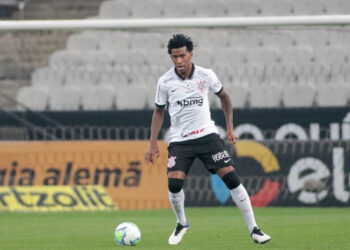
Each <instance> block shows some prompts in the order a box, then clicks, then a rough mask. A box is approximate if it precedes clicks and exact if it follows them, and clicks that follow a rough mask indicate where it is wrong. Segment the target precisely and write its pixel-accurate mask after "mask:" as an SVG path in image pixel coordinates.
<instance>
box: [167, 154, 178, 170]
mask: <svg viewBox="0 0 350 250" xmlns="http://www.w3.org/2000/svg"><path fill="white" fill-rule="evenodd" d="M175 159H176V156H171V157H170V158H169V159H168V168H172V167H174V166H175V164H176V162H175Z"/></svg>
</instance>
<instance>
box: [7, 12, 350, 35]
mask: <svg viewBox="0 0 350 250" xmlns="http://www.w3.org/2000/svg"><path fill="white" fill-rule="evenodd" d="M349 23H350V15H313V16H266V17H215V18H214V17H213V18H210V17H207V18H204V17H203V18H158V19H157V18H146V19H85V20H38V21H36V20H32V21H1V22H0V31H18V30H62V29H64V30H67V29H68V30H82V29H141V28H177V27H180V28H217V27H242V26H243V27H249V26H273V25H278V26H283V25H290V26H291V25H294V26H295V25H303V26H304V25H343V24H349Z"/></svg>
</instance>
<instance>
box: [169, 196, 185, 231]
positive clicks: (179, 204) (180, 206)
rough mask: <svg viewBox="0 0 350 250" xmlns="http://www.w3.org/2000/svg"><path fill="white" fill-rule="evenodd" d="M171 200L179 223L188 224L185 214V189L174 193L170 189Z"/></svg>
mask: <svg viewBox="0 0 350 250" xmlns="http://www.w3.org/2000/svg"><path fill="white" fill-rule="evenodd" d="M169 200H170V203H171V206H172V208H173V211H174V213H175V215H176V219H177V223H180V224H181V225H183V226H185V225H186V224H187V220H186V216H185V194H184V190H183V189H181V191H180V192H178V193H172V192H170V191H169Z"/></svg>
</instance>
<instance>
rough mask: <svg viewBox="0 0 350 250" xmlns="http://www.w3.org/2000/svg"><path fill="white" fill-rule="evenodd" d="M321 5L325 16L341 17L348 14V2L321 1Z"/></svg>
mask: <svg viewBox="0 0 350 250" xmlns="http://www.w3.org/2000/svg"><path fill="white" fill-rule="evenodd" d="M323 4H324V6H325V9H326V13H327V14H330V15H334V14H338V15H341V14H349V13H350V2H349V1H348V0H332V1H328V0H323Z"/></svg>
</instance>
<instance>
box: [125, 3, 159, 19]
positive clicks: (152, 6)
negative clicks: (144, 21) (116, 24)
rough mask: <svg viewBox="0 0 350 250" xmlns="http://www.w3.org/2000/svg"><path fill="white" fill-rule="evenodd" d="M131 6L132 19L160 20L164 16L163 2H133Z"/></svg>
mask: <svg viewBox="0 0 350 250" xmlns="http://www.w3.org/2000/svg"><path fill="white" fill-rule="evenodd" d="M130 5H131V8H130V9H131V11H130V13H131V18H160V17H162V16H163V14H164V13H163V10H162V1H161V0H148V1H144V0H133V1H132V2H130Z"/></svg>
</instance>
